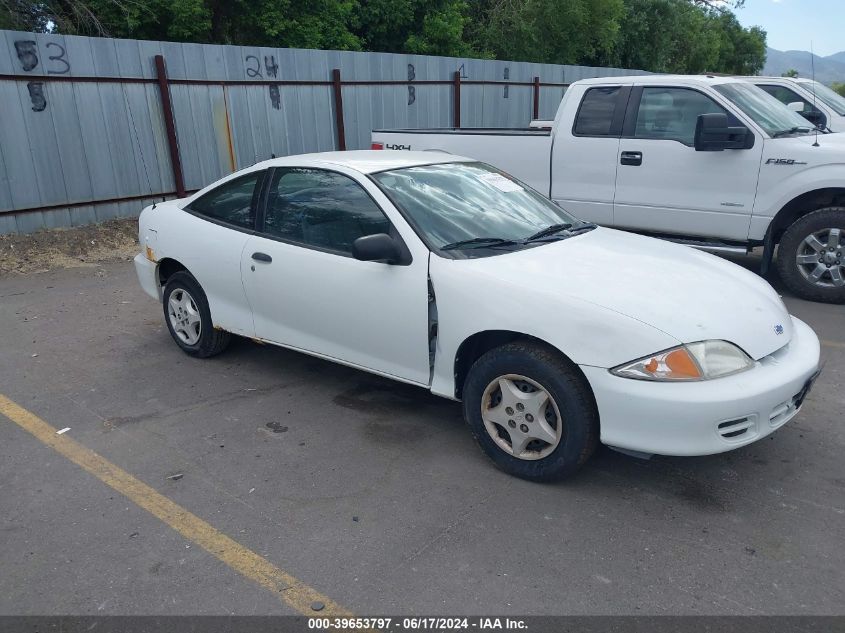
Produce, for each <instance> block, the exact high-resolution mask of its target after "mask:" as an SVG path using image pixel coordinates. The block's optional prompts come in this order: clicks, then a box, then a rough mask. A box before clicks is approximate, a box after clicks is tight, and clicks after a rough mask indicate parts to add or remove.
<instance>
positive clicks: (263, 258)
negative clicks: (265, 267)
mask: <svg viewBox="0 0 845 633" xmlns="http://www.w3.org/2000/svg"><path fill="white" fill-rule="evenodd" d="M252 258H253V259H254V260H255V261H257V262H267V263H268V264H269V263H270V262H272V261H273V258H272V257H270V256H269V255H268V254H267V253H253V254H252Z"/></svg>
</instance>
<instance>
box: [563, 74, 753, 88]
mask: <svg viewBox="0 0 845 633" xmlns="http://www.w3.org/2000/svg"><path fill="white" fill-rule="evenodd" d="M740 81H741V80H739V79H736V78H734V77H728V76H726V75H620V76H616V77H592V78H591V79H580V80H578V81H577V82H576V83H578V84H587V85H594V84H598V85H607V84H616V85H623V86H624V85H629V84H640V85H644V86H665V85H667V84H680V85H682V86H713V85H718V84H726V83H739V82H740Z"/></svg>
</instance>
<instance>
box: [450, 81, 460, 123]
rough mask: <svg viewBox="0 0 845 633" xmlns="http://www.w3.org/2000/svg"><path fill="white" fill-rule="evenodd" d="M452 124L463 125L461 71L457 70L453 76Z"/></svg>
mask: <svg viewBox="0 0 845 633" xmlns="http://www.w3.org/2000/svg"><path fill="white" fill-rule="evenodd" d="M452 97H453V103H452V126H453V127H455V128H460V127H461V71H459V70H456V71H455V75H454V77H453V78H452Z"/></svg>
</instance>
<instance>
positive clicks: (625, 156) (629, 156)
mask: <svg viewBox="0 0 845 633" xmlns="http://www.w3.org/2000/svg"><path fill="white" fill-rule="evenodd" d="M619 162H620V163H621V164H622V165H634V166H635V167H636V166H639V165H642V164H643V153H642V152H622V154H621V156H620V157H619Z"/></svg>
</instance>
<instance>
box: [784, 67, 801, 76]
mask: <svg viewBox="0 0 845 633" xmlns="http://www.w3.org/2000/svg"><path fill="white" fill-rule="evenodd" d="M797 76H798V71H797V70H795V69H794V68H790V69H789V70H787V71H786V72H785V73H783V74H782V75H781V77H797Z"/></svg>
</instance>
